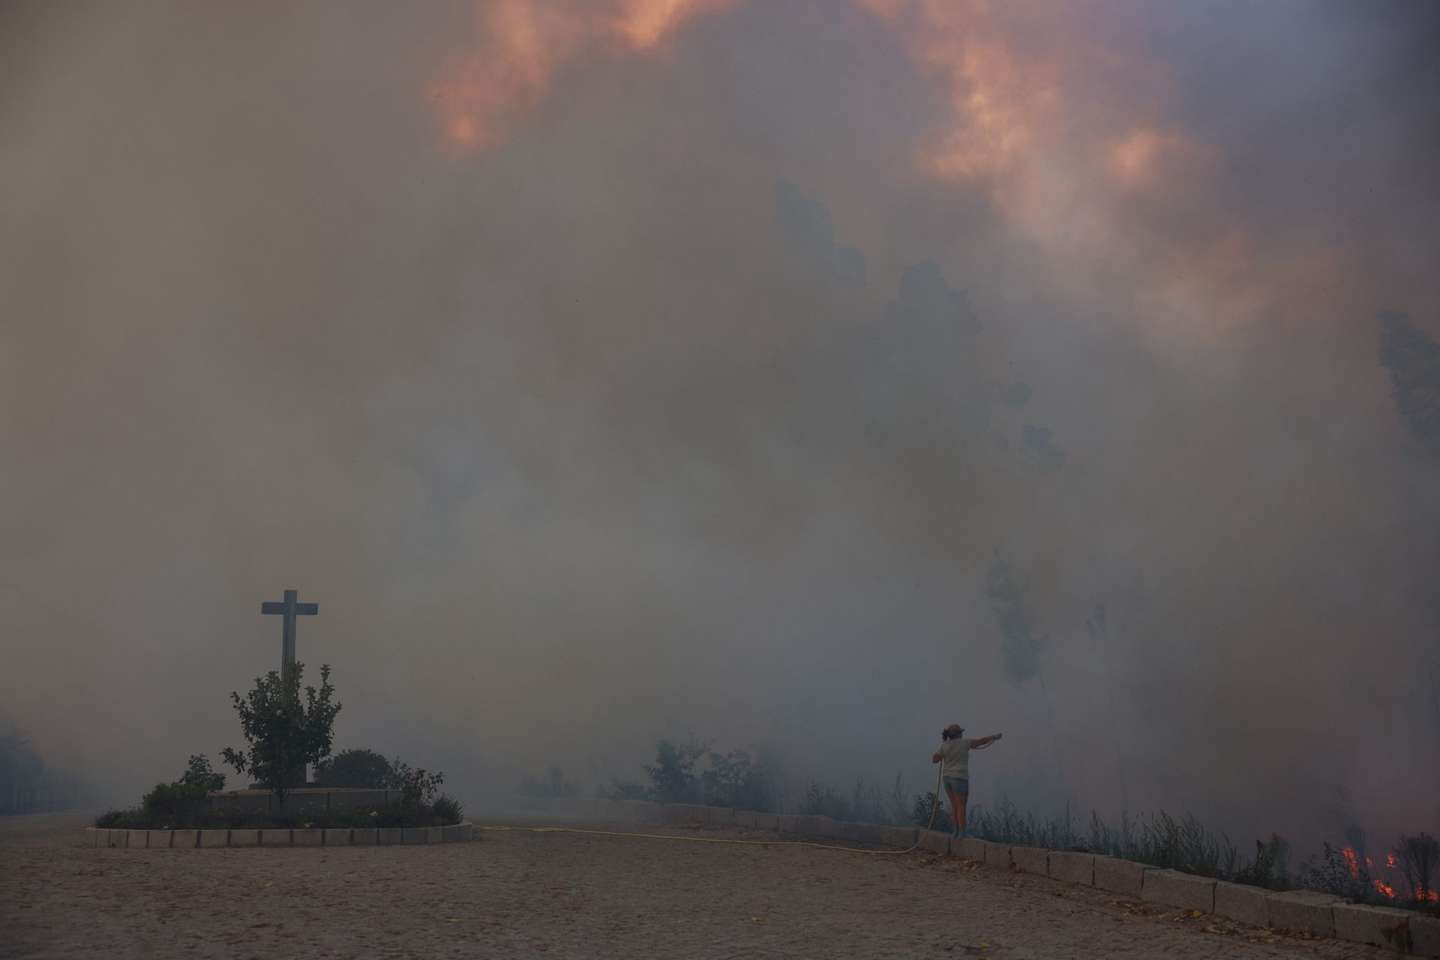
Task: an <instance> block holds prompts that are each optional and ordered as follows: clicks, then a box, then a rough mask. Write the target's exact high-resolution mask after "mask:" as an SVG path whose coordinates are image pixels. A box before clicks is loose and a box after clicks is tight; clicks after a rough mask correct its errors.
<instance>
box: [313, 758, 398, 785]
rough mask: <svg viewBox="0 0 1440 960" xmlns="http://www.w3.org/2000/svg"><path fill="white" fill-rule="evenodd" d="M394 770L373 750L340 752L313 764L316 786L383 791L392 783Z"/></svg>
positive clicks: (387, 761)
mask: <svg viewBox="0 0 1440 960" xmlns="http://www.w3.org/2000/svg"><path fill="white" fill-rule="evenodd" d="M394 780H395V768H394V767H393V766H391V764H390V761H389V760H386V759H385V758H384V757H383V756H381V755H380V754H378V753H376V752H375V751H374V750H367V749H363V748H360V749H350V750H341V751H340V752H339V753H337V754H335V756H333V757H329V758H327V759H324V760H321V761H320V762H319V763H317V764H315V785H316V786H320V787H358V788H362V789H370V790H383V789H385V788H387V787H389V786H391V784H392V783H393V782H394Z"/></svg>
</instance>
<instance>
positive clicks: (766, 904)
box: [0, 817, 1387, 960]
mask: <svg viewBox="0 0 1440 960" xmlns="http://www.w3.org/2000/svg"><path fill="white" fill-rule="evenodd" d="M82 826H83V822H82V821H79V820H76V819H75V818H61V817H44V818H38V817H27V818H0V956H3V957H162V958H163V957H187V958H189V957H247V958H248V957H256V958H265V960H273V958H277V957H280V958H289V957H535V956H540V957H716V958H719V957H734V958H743V957H833V958H846V957H994V958H997V960H1001V958H1022V957H1030V958H1037V960H1039V958H1046V960H1067V958H1079V957H1085V958H1089V957H1104V958H1121V957H1147V958H1150V957H1170V958H1180V960H1185V958H1198V957H1239V958H1258V957H1286V958H1293V957H1324V958H1339V957H1356V958H1360V957H1364V958H1370V957H1381V956H1387V954H1384V953H1382V952H1380V951H1379V950H1378V949H1373V948H1369V947H1361V946H1355V945H1350V944H1343V943H1339V942H1336V941H1327V940H1301V939H1294V938H1286V937H1278V936H1274V935H1271V934H1268V933H1266V932H1265V931H1260V930H1254V929H1250V928H1243V927H1238V926H1236V925H1234V924H1230V923H1228V922H1226V921H1220V920H1217V919H1215V918H1213V917H1205V918H1185V917H1181V916H1177V915H1176V914H1175V913H1173V912H1156V911H1152V910H1149V909H1148V908H1144V907H1142V906H1141V905H1139V904H1135V903H1131V902H1127V901H1124V900H1121V899H1118V898H1116V897H1115V896H1114V895H1112V894H1107V893H1103V892H1100V891H1096V890H1093V889H1083V888H1076V887H1070V886H1067V885H1065V884H1061V883H1057V882H1055V881H1051V880H1046V879H1043V878H1038V877H1033V876H1026V875H1023V874H1012V873H1010V872H1008V871H1004V870H998V869H991V868H984V867H979V866H976V865H973V864H964V863H962V862H960V861H956V860H949V859H944V860H941V859H936V858H933V857H930V856H928V855H924V854H919V853H912V854H905V855H900V856H893V855H892V856H861V855H857V854H853V853H842V852H836V851H829V850H817V849H812V848H806V847H796V846H788V847H787V846H782V845H770V846H729V845H720V844H701V843H676V842H670V841H662V840H641V839H618V838H607V837H592V836H581V835H576V834H555V833H549V834H536V833H523V832H508V833H505V832H491V833H486V834H485V837H484V839H483V840H482V841H480V842H476V843H461V844H447V845H443V846H433V847H383V848H368V849H367V848H355V849H343V848H339V849H328V850H326V849H287V850H155V851H145V850H105V849H98V850H97V849H93V848H88V847H85V846H84V844H83V840H82V832H81V827H82ZM619 829H629V828H619ZM666 832H671V833H674V834H676V835H680V836H684V835H689V836H707V837H737V838H738V837H743V836H747V835H746V834H742V833H740V832H738V831H737V832H724V833H720V832H704V833H687V832H686V831H666ZM748 836H754V835H753V834H752V835H748Z"/></svg>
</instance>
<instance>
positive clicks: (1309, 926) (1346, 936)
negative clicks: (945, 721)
mask: <svg viewBox="0 0 1440 960" xmlns="http://www.w3.org/2000/svg"><path fill="white" fill-rule="evenodd" d="M528 803H529V804H530V805H531V806H532V807H543V808H544V809H543V810H539V811H537V812H541V813H544V814H546V815H550V816H557V817H575V818H578V819H601V820H614V821H621V822H626V823H648V824H663V825H668V826H686V827H699V828H708V827H741V828H744V829H748V830H759V831H771V832H775V833H777V834H791V835H795V836H800V837H808V838H814V839H823V840H843V841H850V842H853V843H866V844H871V845H877V846H886V847H892V848H896V849H900V850H904V849H907V848H909V847H911V846H912V845H916V843H917V840H918V846H919V847H920V849H922V850H925V851H927V852H929V853H935V854H939V855H941V856H957V857H963V858H965V859H967V860H973V861H976V862H979V863H983V864H985V865H986V866H995V867H1004V868H1006V869H1012V870H1017V871H1019V872H1022V873H1033V874H1037V875H1039V876H1046V877H1050V878H1051V879H1054V880H1059V881H1062V882H1065V883H1073V884H1078V885H1082V886H1087V887H1095V888H1096V889H1099V890H1104V891H1106V892H1109V893H1117V894H1121V895H1122V896H1126V897H1132V898H1134V899H1137V900H1141V901H1144V902H1147V903H1153V904H1156V905H1158V906H1162V907H1168V908H1171V909H1174V910H1182V911H1183V910H1195V911H1198V912H1199V913H1202V914H1211V915H1214V916H1219V917H1224V918H1226V919H1229V920H1235V921H1238V922H1240V923H1248V924H1251V925H1253V926H1257V927H1269V928H1271V929H1275V930H1289V931H1295V932H1300V933H1306V934H1311V935H1316V936H1324V937H1333V938H1335V939H1339V940H1346V941H1349V942H1351V943H1365V944H1371V945H1374V946H1380V947H1388V948H1389V949H1391V950H1394V951H1397V952H1399V953H1402V954H1408V955H1410V956H1418V957H1440V917H1433V916H1429V915H1427V914H1423V913H1417V912H1415V911H1413V910H1400V909H1397V908H1394V907H1372V906H1367V905H1364V904H1356V903H1349V902H1347V901H1345V900H1343V899H1341V898H1340V897H1333V896H1330V895H1329V894H1325V893H1319V892H1317V891H1313V890H1288V891H1284V892H1279V891H1271V890H1266V889H1264V888H1262V887H1252V886H1248V885H1245V884H1239V883H1229V882H1227V881H1224V880H1216V879H1214V878H1212V877H1199V876H1195V875H1194V874H1189V873H1180V872H1179V871H1176V870H1162V869H1160V868H1158V867H1152V866H1149V865H1147V864H1143V863H1136V862H1134V861H1132V860H1120V859H1117V858H1115V857H1107V856H1103V855H1100V854H1092V853H1080V852H1076V851H1069V850H1045V849H1042V848H1040V847H1023V846H1010V845H1007V844H1002V843H992V842H990V841H988V840H977V839H974V838H969V837H966V838H952V837H951V836H950V834H948V833H943V832H940V831H934V830H916V829H915V828H913V827H892V826H881V825H878V824H870V823H850V822H844V821H839V820H832V819H831V818H830V817H821V816H810V815H797V814H773V813H757V812H755V811H753V810H736V809H733V808H731V807H707V806H702V805H700V804H689V803H664V804H662V803H652V802H649V801H645V800H605V799H580V798H576V799H566V800H550V801H537V800H530V801H528Z"/></svg>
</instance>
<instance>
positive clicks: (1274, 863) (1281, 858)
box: [1230, 833, 1290, 890]
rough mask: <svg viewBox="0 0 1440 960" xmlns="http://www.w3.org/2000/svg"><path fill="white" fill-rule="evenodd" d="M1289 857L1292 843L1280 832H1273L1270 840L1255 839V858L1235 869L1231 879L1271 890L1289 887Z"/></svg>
mask: <svg viewBox="0 0 1440 960" xmlns="http://www.w3.org/2000/svg"><path fill="white" fill-rule="evenodd" d="M1289 857H1290V844H1288V843H1286V842H1285V840H1284V838H1283V837H1281V836H1280V835H1279V834H1278V833H1272V834H1271V835H1270V839H1269V840H1268V841H1260V840H1256V841H1255V859H1254V860H1253V861H1251V862H1250V863H1248V864H1246V865H1244V866H1242V867H1240V868H1239V869H1236V870H1234V871H1233V872H1232V873H1231V876H1230V879H1232V880H1234V881H1235V882H1236V883H1248V884H1251V885H1252V886H1256V887H1266V888H1268V889H1270V890H1285V889H1288V888H1289V886H1290V876H1289V872H1288V871H1287V869H1286V862H1287V861H1288V860H1289Z"/></svg>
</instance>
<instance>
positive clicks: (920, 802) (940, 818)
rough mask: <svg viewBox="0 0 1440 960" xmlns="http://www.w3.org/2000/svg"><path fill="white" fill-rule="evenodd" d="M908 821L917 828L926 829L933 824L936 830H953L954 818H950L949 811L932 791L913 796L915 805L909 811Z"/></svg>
mask: <svg viewBox="0 0 1440 960" xmlns="http://www.w3.org/2000/svg"><path fill="white" fill-rule="evenodd" d="M910 820H911V822H912V823H914V824H915V825H916V826H917V827H928V826H930V825H931V824H932V823H933V824H934V829H936V830H945V831H950V830H953V829H955V820H954V818H952V817H951V816H950V811H949V810H948V809H946V807H945V804H944V803H943V802H942V801H941V800H940V799H939V798H938V797H936V796H935V793H934V791H927V792H925V793H919V794H916V795H915V805H914V807H913V808H912V809H911V811H910Z"/></svg>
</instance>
